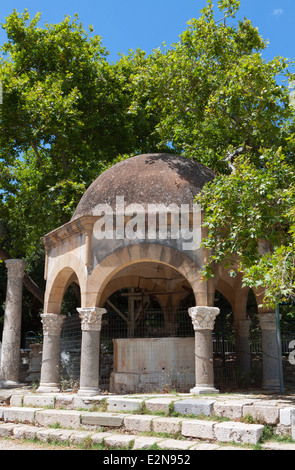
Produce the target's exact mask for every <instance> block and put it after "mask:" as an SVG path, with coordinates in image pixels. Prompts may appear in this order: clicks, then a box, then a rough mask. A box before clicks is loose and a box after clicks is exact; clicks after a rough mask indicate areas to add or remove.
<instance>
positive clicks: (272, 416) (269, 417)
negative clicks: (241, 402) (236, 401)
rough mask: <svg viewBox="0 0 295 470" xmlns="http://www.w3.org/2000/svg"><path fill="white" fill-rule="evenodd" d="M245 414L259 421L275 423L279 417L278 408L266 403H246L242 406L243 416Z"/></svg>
mask: <svg viewBox="0 0 295 470" xmlns="http://www.w3.org/2000/svg"><path fill="white" fill-rule="evenodd" d="M247 415H250V416H252V418H253V419H254V420H255V421H257V422H259V423H265V424H277V423H278V422H279V419H280V409H279V408H277V407H276V406H268V405H249V406H248V405H246V406H244V408H243V416H247Z"/></svg>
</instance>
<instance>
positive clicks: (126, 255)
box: [86, 243, 207, 307]
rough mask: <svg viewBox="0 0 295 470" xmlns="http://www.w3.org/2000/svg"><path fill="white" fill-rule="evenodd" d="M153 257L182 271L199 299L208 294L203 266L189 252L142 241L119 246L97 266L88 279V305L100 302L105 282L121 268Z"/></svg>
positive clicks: (152, 259) (148, 260) (157, 261)
mask: <svg viewBox="0 0 295 470" xmlns="http://www.w3.org/2000/svg"><path fill="white" fill-rule="evenodd" d="M151 261H152V262H156V263H160V264H164V265H167V266H170V267H171V268H174V269H175V270H176V271H178V272H179V273H180V274H182V275H183V277H184V278H185V279H186V280H187V281H188V282H189V284H190V285H191V287H192V290H193V292H194V294H195V297H196V301H197V299H198V298H200V297H201V296H202V295H203V296H204V297H206V298H207V283H206V282H203V281H202V276H201V272H200V267H199V266H198V265H197V264H196V263H195V262H194V261H192V260H191V259H190V258H189V257H188V256H186V255H184V254H183V253H181V252H180V251H178V250H176V249H175V248H171V247H168V246H164V245H161V244H160V243H139V244H135V245H132V246H125V247H122V248H119V249H118V250H116V251H114V252H113V253H111V254H110V255H108V256H107V257H106V258H104V260H102V261H101V262H100V263H99V264H98V265H97V266H96V267H95V268H94V270H93V271H92V273H91V275H90V276H89V278H88V281H87V299H86V304H87V306H89V307H90V306H95V305H96V306H101V303H102V295H103V291H104V289H105V287H106V285H107V284H108V282H109V281H110V280H111V279H112V278H113V276H114V275H115V274H116V273H117V272H119V271H120V270H121V269H123V268H124V267H127V266H129V265H131V264H134V263H144V262H151ZM199 305H202V304H201V303H199ZM203 305H204V304H203Z"/></svg>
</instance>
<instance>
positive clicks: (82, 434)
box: [70, 431, 91, 445]
mask: <svg viewBox="0 0 295 470" xmlns="http://www.w3.org/2000/svg"><path fill="white" fill-rule="evenodd" d="M89 438H90V439H91V433H90V432H89V431H74V432H73V433H72V434H71V436H70V443H71V444H75V445H77V444H78V445H79V444H83V443H84V442H85V440H86V439H89Z"/></svg>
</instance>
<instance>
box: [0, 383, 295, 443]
mask: <svg viewBox="0 0 295 470" xmlns="http://www.w3.org/2000/svg"><path fill="white" fill-rule="evenodd" d="M265 426H267V427H268V428H271V429H272V430H273V431H274V432H275V433H276V434H281V435H284V436H289V441H290V440H291V439H290V438H291V436H293V439H294V443H289V442H286V443H278V442H271V441H269V442H264V441H263V443H262V442H261V440H262V438H263V436H264V432H265ZM1 437H10V438H12V439H30V440H32V439H37V440H38V441H40V442H60V443H64V442H67V443H69V444H70V445H80V446H84V448H85V446H86V444H87V446H89V445H90V446H94V445H100V446H101V448H105V449H119V448H120V449H122V448H125V449H126V448H127V449H151V448H156V449H171V450H224V449H228V450H230V449H231V448H233V449H235V450H239V449H243V450H245V449H253V448H259V449H265V450H295V397H294V396H292V395H290V396H279V395H277V396H266V395H258V394H231V395H226V394H224V395H222V394H220V395H214V396H212V395H210V396H209V395H208V396H199V395H198V396H195V397H194V396H192V395H189V394H178V395H136V396H131V395H127V396H122V395H118V396H117V395H98V396H94V397H81V396H78V395H76V394H71V393H59V394H39V393H32V392H31V391H27V390H22V389H20V390H15V391H11V390H10V392H8V391H3V390H0V438H1Z"/></svg>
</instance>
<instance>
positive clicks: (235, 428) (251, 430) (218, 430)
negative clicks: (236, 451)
mask: <svg viewBox="0 0 295 470" xmlns="http://www.w3.org/2000/svg"><path fill="white" fill-rule="evenodd" d="M214 430H215V437H216V439H217V440H218V441H220V442H237V443H241V444H257V443H258V442H259V440H260V439H261V437H262V434H263V430H264V426H263V425H261V424H244V423H238V422H233V421H228V422H225V423H219V424H216V425H215V427H214Z"/></svg>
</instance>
